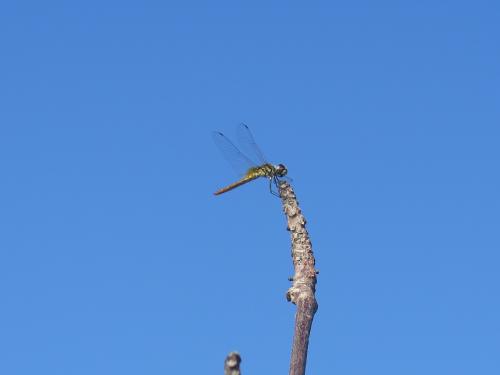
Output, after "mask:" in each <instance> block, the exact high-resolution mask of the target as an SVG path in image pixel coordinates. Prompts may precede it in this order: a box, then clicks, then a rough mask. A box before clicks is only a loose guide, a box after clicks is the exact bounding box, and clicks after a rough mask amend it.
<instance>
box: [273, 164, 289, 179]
mask: <svg viewBox="0 0 500 375" xmlns="http://www.w3.org/2000/svg"><path fill="white" fill-rule="evenodd" d="M274 168H275V173H276V176H278V177H284V176H286V174H287V173H288V170H287V169H286V167H285V166H284V165H283V164H278V165H275V166H274Z"/></svg>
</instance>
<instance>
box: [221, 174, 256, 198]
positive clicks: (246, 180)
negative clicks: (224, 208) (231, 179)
mask: <svg viewBox="0 0 500 375" xmlns="http://www.w3.org/2000/svg"><path fill="white" fill-rule="evenodd" d="M259 177H261V176H260V175H256V176H255V175H253V176H247V177H244V178H242V179H241V180H239V181H236V182H235V183H233V184H231V185H228V186H226V187H224V188H222V189H219V190H217V191H216V192H215V193H214V195H220V194H222V193H225V192H227V191H229V190H233V189H234V188H237V187H238V186H241V185H244V184H246V183H248V182H250V181H252V180H255V179H256V178H259Z"/></svg>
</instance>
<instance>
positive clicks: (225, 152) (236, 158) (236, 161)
mask: <svg viewBox="0 0 500 375" xmlns="http://www.w3.org/2000/svg"><path fill="white" fill-rule="evenodd" d="M212 138H213V140H214V142H215V144H216V145H217V148H218V149H219V150H220V152H221V153H222V156H224V158H225V159H226V160H227V161H228V162H229V164H231V166H232V167H233V169H234V171H235V172H236V173H237V174H238V175H239V176H244V175H245V174H246V173H247V172H248V169H250V168H252V167H255V165H256V164H255V163H254V162H253V161H252V160H250V159H249V158H248V157H246V156H245V155H244V154H243V153H242V152H241V151H240V150H238V148H237V147H236V146H235V145H234V143H233V142H231V141H230V140H229V139H228V138H227V137H226V136H225V135H224V134H222V133H221V132H217V131H214V132H212Z"/></svg>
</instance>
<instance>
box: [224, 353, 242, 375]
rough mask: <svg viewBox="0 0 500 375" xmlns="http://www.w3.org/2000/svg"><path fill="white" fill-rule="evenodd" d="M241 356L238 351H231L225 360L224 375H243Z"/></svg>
mask: <svg viewBox="0 0 500 375" xmlns="http://www.w3.org/2000/svg"><path fill="white" fill-rule="evenodd" d="M240 362H241V357H240V355H239V354H238V353H237V352H231V353H229V354H228V355H227V357H226V360H225V361H224V375H241V372H240Z"/></svg>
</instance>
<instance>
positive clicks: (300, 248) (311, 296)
mask: <svg viewBox="0 0 500 375" xmlns="http://www.w3.org/2000/svg"><path fill="white" fill-rule="evenodd" d="M279 189H280V197H281V201H282V204H283V211H284V212H285V215H286V217H287V222H288V228H287V229H288V230H289V231H290V235H291V240H292V259H293V267H294V270H295V273H294V276H293V279H292V286H291V287H290V288H289V289H288V291H287V293H286V298H287V300H288V301H291V302H292V303H294V304H295V305H296V306H297V312H296V314H295V330H294V336H293V345H292V355H291V360H290V372H289V374H290V375H304V374H305V369H306V361H307V347H308V344H309V335H310V332H311V326H312V322H313V318H314V314H315V313H316V310H317V309H318V303H317V302H316V297H315V291H316V273H317V271H316V269H315V268H314V264H315V260H314V254H313V251H312V245H311V241H310V239H309V234H308V233H307V230H306V219H305V218H304V216H303V215H302V211H301V210H300V208H299V204H298V202H297V198H296V196H295V193H294V191H293V189H292V187H291V186H290V184H288V183H287V182H286V181H281V182H280V185H279Z"/></svg>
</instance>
